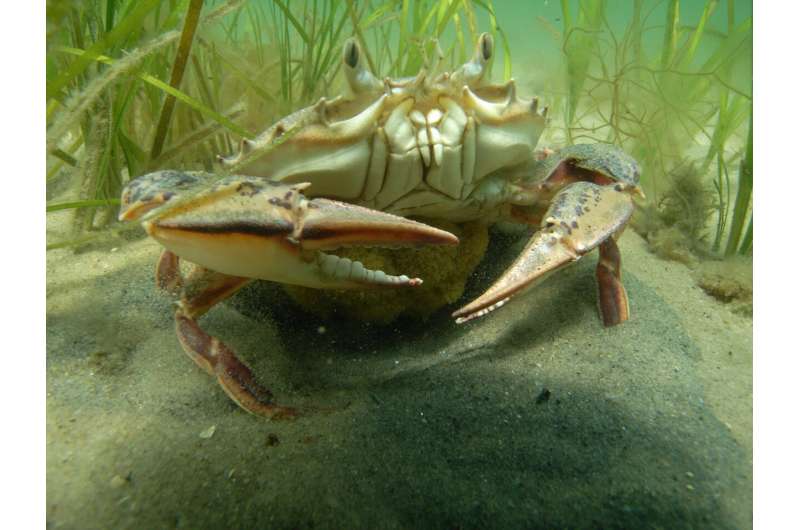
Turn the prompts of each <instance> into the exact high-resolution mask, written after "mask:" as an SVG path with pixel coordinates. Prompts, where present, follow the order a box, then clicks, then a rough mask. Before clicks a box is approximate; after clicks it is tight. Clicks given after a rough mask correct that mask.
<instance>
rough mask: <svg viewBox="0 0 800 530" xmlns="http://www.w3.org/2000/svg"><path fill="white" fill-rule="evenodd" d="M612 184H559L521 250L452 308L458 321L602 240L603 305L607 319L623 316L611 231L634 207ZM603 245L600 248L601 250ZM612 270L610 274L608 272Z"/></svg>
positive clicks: (490, 307) (485, 309)
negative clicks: (469, 297) (473, 296)
mask: <svg viewBox="0 0 800 530" xmlns="http://www.w3.org/2000/svg"><path fill="white" fill-rule="evenodd" d="M632 193H635V190H634V189H631V190H623V191H620V190H619V189H617V187H616V186H614V185H606V186H601V185H598V184H594V183H592V182H575V183H573V184H570V185H568V186H566V187H565V188H564V189H562V190H561V191H560V192H559V193H557V194H556V196H555V197H554V199H553V203H552V205H551V206H550V208H549V209H548V211H547V213H546V214H545V216H544V218H543V221H542V229H541V230H539V231H538V232H537V233H536V234H534V235H533V237H532V238H531V240H530V241H529V242H528V244H527V246H526V247H525V249H524V250H523V251H522V254H520V256H519V257H518V258H517V259H516V261H514V263H513V264H512V265H511V266H510V267H509V268H508V269H507V270H506V271H505V272H504V273H503V275H502V276H501V277H500V278H499V279H498V280H497V281H496V282H495V283H494V284H493V285H492V286H491V287H489V289H488V290H487V291H486V292H485V293H483V294H482V295H481V296H480V297H478V298H477V299H476V300H474V301H472V302H470V303H469V304H467V305H466V306H464V307H462V308H461V309H459V310H458V311H456V312H454V313H453V316H454V317H456V322H457V323H459V324H460V323H463V322H467V321H468V320H472V319H473V318H477V317H480V316H483V315H486V314H487V313H490V312H491V311H494V310H495V309H497V308H499V307H501V306H503V305H504V304H506V303H507V302H508V301H509V300H510V299H511V298H512V297H514V296H516V295H519V294H520V293H522V292H524V291H525V290H527V289H529V288H530V287H532V286H533V285H534V284H535V283H536V282H537V280H541V279H542V278H544V277H545V276H546V275H547V274H548V273H550V272H552V271H554V270H556V269H559V268H561V267H563V266H565V265H567V264H568V263H571V262H573V261H577V260H578V259H580V258H581V256H583V255H584V254H586V253H587V252H589V251H591V250H593V249H594V248H595V247H597V246H599V245H601V244H604V243H605V244H607V248H608V250H606V254H605V255H603V256H601V258H606V259H605V260H604V259H601V266H602V267H603V273H602V274H601V270H600V268H598V280H599V281H600V282H601V283H600V288H601V311H602V312H603V319H604V322H606V325H612V324H615V323H618V322H620V321H622V320H625V319H626V318H627V295H626V294H625V290H624V288H623V287H622V283H621V282H620V281H619V267H618V265H619V254H618V253H614V252H613V251H615V250H616V245H615V244H614V242H613V236H614V235H615V234H617V233H618V232H620V231H621V230H622V229H623V228H624V226H625V223H627V221H628V219H629V218H630V216H631V214H632V213H633V209H634V205H633V200H632V198H631V194H632ZM602 253H603V248H601V254H602ZM607 272H610V274H607Z"/></svg>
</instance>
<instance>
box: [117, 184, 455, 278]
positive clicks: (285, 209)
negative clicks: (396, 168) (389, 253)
mask: <svg viewBox="0 0 800 530" xmlns="http://www.w3.org/2000/svg"><path fill="white" fill-rule="evenodd" d="M173 173H175V172H173ZM173 173H170V174H168V175H166V176H165V175H164V173H163V172H159V173H152V174H150V175H145V176H144V177H140V179H139V182H137V181H134V182H132V183H131V184H129V185H128V187H127V188H126V190H125V191H124V192H123V197H124V199H123V211H122V213H121V214H120V217H121V218H124V219H139V220H140V221H142V224H143V225H144V228H145V230H147V233H148V234H149V235H150V236H152V237H153V238H154V239H155V240H156V241H158V242H159V243H160V244H161V245H163V246H164V247H165V248H166V249H167V250H169V251H171V252H173V253H175V254H176V255H178V256H180V257H181V258H183V259H186V260H188V261H190V262H193V263H196V264H198V265H201V266H203V267H205V268H208V269H211V270H213V271H217V272H219V273H223V274H227V275H230V276H237V277H244V278H254V279H262V280H271V281H277V282H281V283H288V284H294V285H302V286H306V287H314V288H328V289H331V288H333V289H351V288H365V287H373V286H375V287H377V286H391V287H400V286H416V285H420V284H421V283H422V280H421V279H419V278H409V277H407V276H405V275H400V276H393V275H390V274H386V273H385V272H383V271H373V270H369V269H367V268H365V267H364V266H363V264H361V263H360V262H357V261H356V262H353V261H350V260H349V259H346V258H339V257H337V256H333V255H328V254H325V252H324V251H327V250H333V249H336V248H339V247H343V246H392V247H396V246H400V247H403V246H419V245H427V244H433V245H442V244H444V245H454V244H457V243H458V238H456V237H455V236H454V235H452V234H450V233H449V232H445V231H444V230H439V229H438V228H433V227H431V226H428V225H425V224H422V223H418V222H415V221H411V220H409V219H405V218H402V217H398V216H395V215H391V214H387V213H383V212H378V211H375V210H371V209H368V208H363V207H360V206H354V205H352V204H347V203H342V202H337V201H332V200H328V199H311V200H309V199H307V198H306V197H305V196H304V195H303V194H302V193H301V191H302V190H304V189H305V188H307V187H308V186H309V184H306V183H302V184H295V185H286V184H280V183H275V182H272V181H269V180H266V179H262V178H258V177H242V176H234V177H228V178H224V179H221V180H219V181H216V182H213V183H210V184H209V183H208V182H204V181H203V179H202V178H196V177H195V176H194V175H191V174H190V175H187V177H186V178H185V179H184V180H185V181H186V185H185V187H184V189H183V190H181V191H182V193H178V192H174V193H172V195H169V193H170V192H168V191H167V190H166V189H165V186H166V185H168V184H172V183H173V182H174V180H175V175H173ZM190 181H191V182H193V183H194V186H195V187H194V188H192V187H191V186H190V185H189V184H188V183H189V182H190ZM149 190H158V192H159V193H158V194H156V195H153V193H151V191H149ZM163 197H168V198H166V199H163ZM148 198H150V199H151V202H152V203H153V204H151V203H148V202H147V201H146V199H148Z"/></svg>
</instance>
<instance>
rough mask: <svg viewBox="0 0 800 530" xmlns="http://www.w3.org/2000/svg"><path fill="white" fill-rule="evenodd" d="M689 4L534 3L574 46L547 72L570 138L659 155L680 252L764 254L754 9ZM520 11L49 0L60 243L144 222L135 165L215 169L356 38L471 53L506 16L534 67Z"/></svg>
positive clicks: (501, 45)
mask: <svg viewBox="0 0 800 530" xmlns="http://www.w3.org/2000/svg"><path fill="white" fill-rule="evenodd" d="M687 6H688V7H687ZM690 7H696V3H692V5H691V6H690V5H689V3H687V2H680V0H669V1H667V2H655V1H646V0H632V2H630V3H629V4H626V9H627V10H628V11H630V16H629V17H628V18H627V19H625V20H622V21H620V20H619V17H618V16H616V11H617V10H618V9H619V4H618V3H616V2H608V1H604V0H595V1H591V0H581V1H572V2H570V1H567V0H562V1H561V3H560V8H561V17H560V19H559V20H558V21H557V22H553V21H551V20H547V19H545V18H544V17H539V18H538V19H537V18H536V15H537V7H536V5H534V4H531V5H530V6H529V8H522V7H520V9H529V11H530V13H526V14H525V16H526V17H528V18H530V20H531V24H530V27H531V30H532V31H541V32H545V33H548V34H550V35H552V38H554V39H557V40H558V41H559V44H560V48H561V54H562V57H560V58H559V62H560V63H561V65H562V67H561V68H560V69H559V70H557V71H553V72H549V73H548V74H547V75H548V76H550V77H552V78H553V79H557V80H558V82H557V83H554V85H553V86H556V87H558V88H556V89H553V90H551V91H549V92H547V93H545V94H542V96H543V97H544V98H545V100H546V101H547V102H548V103H549V105H550V108H551V112H550V116H551V122H550V128H551V129H553V131H554V133H553V136H554V137H556V136H557V135H558V134H560V135H561V136H563V140H564V142H566V143H591V142H608V143H614V144H617V145H620V146H622V147H623V148H624V149H626V150H627V151H628V152H630V153H631V154H632V155H634V156H635V157H636V158H637V159H638V160H639V162H640V164H641V165H642V168H643V173H642V183H643V186H644V189H645V192H646V193H647V196H648V199H647V201H646V202H645V203H643V205H642V206H641V207H640V209H639V211H638V212H637V219H636V222H635V224H634V226H635V227H636V228H637V229H639V230H640V231H641V232H642V233H643V234H644V235H645V236H646V237H648V239H649V240H650V241H651V242H653V241H656V242H657V241H658V240H659V239H660V240H662V243H663V241H671V243H669V244H673V243H676V244H677V246H678V247H679V248H678V249H677V252H678V253H679V254H680V253H681V252H683V253H685V252H689V253H693V254H699V255H715V256H720V257H721V256H725V255H734V254H749V253H751V252H752V225H753V219H752V206H751V203H752V186H753V173H752V87H751V85H752V74H751V69H752V17H746V18H744V19H742V20H738V19H737V17H736V13H735V2H733V1H732V0H728V1H727V2H722V1H719V0H708V1H706V2H705V3H704V4H703V9H702V11H701V12H700V14H699V15H687V14H686V13H690V12H692V10H691V9H689V8H690ZM723 14H724V16H725V20H726V25H725V28H724V30H719V29H718V28H716V27H715V26H714V25H713V24H712V23H711V21H712V19H713V17H714V16H715V15H718V16H722V15H723ZM503 22H504V21H503V20H502V19H499V18H498V16H497V15H496V12H495V6H494V5H493V3H492V2H491V1H485V0H471V1H467V0H463V1H462V0H420V1H409V0H389V1H367V2H356V1H354V0H333V1H312V0H308V1H292V2H290V1H288V0H273V1H249V2H247V1H243V0H232V1H228V2H218V1H211V0H206V1H205V2H204V1H202V0H183V1H166V0H142V1H125V0H106V1H99V0H97V1H88V2H78V1H74V0H49V1H48V2H47V90H46V93H47V136H46V138H47V143H46V146H47V147H46V149H47V158H48V172H47V177H46V178H47V188H48V204H47V211H48V212H56V211H61V210H70V211H71V212H72V220H71V236H70V237H66V238H64V239H60V240H56V241H49V242H48V248H58V247H63V246H76V245H80V244H83V243H86V242H89V241H92V240H96V239H103V238H108V237H117V236H119V235H121V234H123V233H125V232H127V231H132V230H138V228H136V227H134V226H122V225H119V224H117V223H116V222H115V217H116V212H117V206H118V197H119V192H120V190H121V188H122V187H123V186H124V185H125V183H127V182H128V181H130V180H131V179H132V178H134V177H136V176H138V175H141V174H143V173H146V172H148V171H153V170H156V169H161V168H167V167H180V168H184V169H205V170H211V169H212V165H213V162H214V160H215V157H216V155H218V154H227V153H230V152H233V151H234V150H235V147H234V146H235V145H236V144H238V143H239V141H240V140H241V139H243V138H247V139H252V138H254V137H255V134H256V132H257V131H259V130H261V129H263V127H264V125H265V124H267V123H272V122H274V121H275V120H277V119H278V118H279V117H281V116H284V115H286V114H288V113H290V112H291V111H293V110H295V109H297V108H299V107H301V106H304V105H307V104H309V103H311V102H313V101H314V100H315V99H317V98H319V97H320V96H322V95H331V94H336V93H339V91H340V89H341V84H340V83H341V77H342V76H341V72H340V65H341V61H340V54H341V48H342V44H343V42H344V41H345V40H346V39H347V38H349V37H351V36H355V37H356V38H357V39H358V40H359V41H360V42H361V43H362V49H363V50H364V51H365V54H366V60H367V62H368V64H369V65H370V67H371V69H372V70H373V71H375V72H380V73H381V75H388V76H392V77H402V76H408V75H414V74H416V73H417V72H418V71H419V70H420V68H421V67H422V66H424V65H430V64H431V63H433V62H434V61H444V62H446V63H449V64H450V65H455V64H460V63H463V62H464V61H465V60H466V59H467V56H468V55H469V53H470V51H471V48H472V43H473V42H474V41H475V39H476V37H477V35H478V34H480V33H481V32H482V31H489V32H491V33H492V34H493V35H494V37H495V42H497V44H498V45H497V48H498V52H497V54H496V60H495V63H496V64H495V66H496V67H495V68H494V76H493V77H494V78H495V79H497V78H498V77H500V76H502V78H504V79H507V78H509V77H511V76H512V74H513V73H514V72H513V71H512V66H513V67H516V68H519V67H520V66H521V65H520V64H517V63H514V62H512V55H511V53H512V51H513V52H514V54H515V56H521V55H522V54H523V53H524V52H526V51H528V50H525V49H524V47H525V39H524V37H522V38H517V39H515V38H514V36H513V35H512V36H511V39H509V36H508V35H507V34H506V33H505V32H504V30H503ZM509 40H510V41H511V43H509ZM512 48H513V49H512ZM561 139H562V138H559V140H561ZM643 226H644V227H645V228H644V229H642V228H641V227H643ZM670 234H673V236H674V237H672V238H670V237H668V236H669V235H670ZM656 245H658V243H656ZM662 246H663V245H662Z"/></svg>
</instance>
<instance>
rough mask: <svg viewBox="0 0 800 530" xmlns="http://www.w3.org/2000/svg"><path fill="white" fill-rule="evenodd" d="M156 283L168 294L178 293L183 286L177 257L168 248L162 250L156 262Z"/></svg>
mask: <svg viewBox="0 0 800 530" xmlns="http://www.w3.org/2000/svg"><path fill="white" fill-rule="evenodd" d="M156 285H157V286H158V288H159V289H161V290H162V291H164V292H167V293H170V294H179V293H180V292H181V287H183V279H182V278H181V269H180V261H179V258H178V256H177V255H175V254H174V253H172V252H170V251H169V250H164V251H162V252H161V256H159V258H158V262H157V263H156Z"/></svg>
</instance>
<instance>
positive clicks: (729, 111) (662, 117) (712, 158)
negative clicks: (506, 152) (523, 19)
mask: <svg viewBox="0 0 800 530" xmlns="http://www.w3.org/2000/svg"><path fill="white" fill-rule="evenodd" d="M631 4H632V16H631V17H630V19H629V20H627V21H626V22H625V24H624V27H620V26H619V24H617V26H616V27H614V26H612V23H611V22H610V21H609V17H610V16H611V14H612V8H614V7H617V8H618V6H619V5H618V3H616V2H606V1H603V0H598V1H588V0H585V1H580V2H578V3H577V6H576V5H575V3H571V2H568V1H566V0H564V1H562V2H561V8H562V18H563V30H562V31H560V32H558V33H557V35H558V36H560V38H561V45H562V50H563V53H564V56H565V61H566V90H565V92H566V93H565V95H564V96H563V98H562V101H561V108H562V114H561V120H562V127H563V129H564V131H565V137H566V138H567V140H568V141H569V142H586V141H605V142H611V143H615V144H617V145H620V146H623V147H624V148H626V149H627V150H628V151H629V152H630V153H631V154H632V155H634V157H636V158H637V159H638V160H639V162H640V164H641V165H642V184H643V186H644V189H645V191H646V193H647V195H648V199H649V200H648V202H647V203H646V205H645V206H644V207H643V208H641V210H640V211H639V215H638V220H637V221H638V222H637V223H635V224H634V226H638V227H641V226H642V225H645V226H647V227H649V228H650V230H644V231H643V232H644V235H646V236H648V237H649V236H650V235H654V234H655V235H656V239H657V240H659V239H660V242H659V243H657V246H659V245H660V246H663V240H664V238H663V236H664V234H665V233H666V232H663V230H665V229H666V230H670V231H671V232H672V233H673V234H676V235H677V236H678V237H677V239H676V238H672V243H677V244H678V246H680V247H683V249H684V250H682V252H686V251H700V252H701V253H703V254H707V253H711V254H714V255H733V254H736V253H740V254H747V253H750V252H752V224H753V220H752V210H751V198H752V187H753V170H752V167H753V166H752V163H753V156H752V114H753V109H752V39H753V33H752V17H747V18H744V19H743V20H741V21H739V22H737V20H736V13H735V5H736V3H735V2H734V1H732V0H728V1H727V2H726V3H725V4H724V6H723V5H722V4H723V3H722V2H720V1H718V0H707V1H706V2H705V4H704V8H703V10H702V12H701V13H700V15H699V17H698V18H696V19H691V20H687V17H686V16H685V15H684V16H681V7H682V6H683V7H684V8H685V7H686V6H691V5H692V4H694V5H695V6H696V5H697V4H698V3H697V2H695V3H688V2H683V3H682V2H680V0H670V1H669V2H667V3H666V10H663V7H664V3H663V2H645V1H644V0H634V1H633V2H632V3H631ZM576 7H577V9H576ZM659 7H660V8H661V9H662V11H660V12H659V11H658V8H659ZM722 9H724V10H725V15H726V21H727V24H726V30H725V31H718V30H716V29H712V27H711V24H710V19H711V17H712V16H713V15H714V13H715V12H716V11H718V10H722ZM657 12H658V13H659V15H660V16H661V17H664V18H661V19H660V20H656V19H655V16H656V15H655V14H656V13H657ZM540 22H542V23H543V24H545V25H546V24H547V21H545V20H541V19H540ZM551 29H553V28H551ZM659 36H660V39H659ZM748 123H749V132H748ZM687 155H689V156H687ZM712 204H713V208H712ZM642 217H645V218H647V219H644V220H643V219H642ZM707 223H713V226H712V227H711V230H710V231H711V232H712V233H713V235H710V237H708V240H707V241H706V238H707V234H706V228H707ZM655 225H659V228H660V229H661V230H655V231H654V230H652V228H653V227H654V226H655ZM659 233H660V235H661V236H662V237H661V238H659V237H658V235H659Z"/></svg>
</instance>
